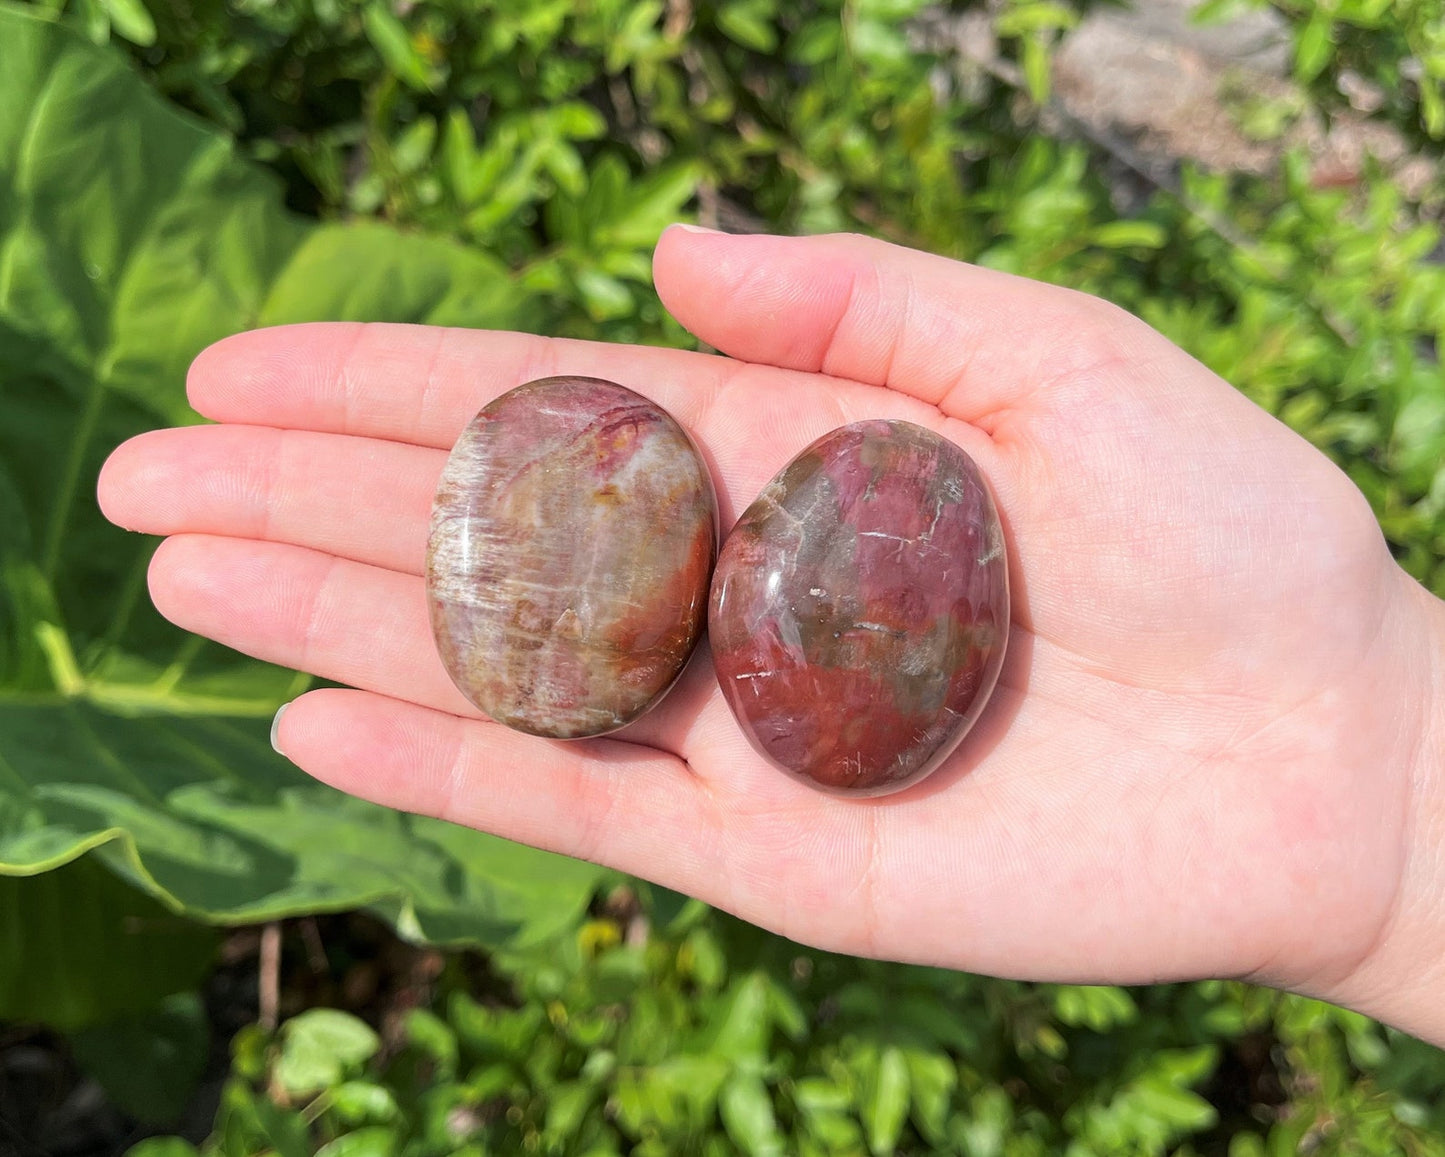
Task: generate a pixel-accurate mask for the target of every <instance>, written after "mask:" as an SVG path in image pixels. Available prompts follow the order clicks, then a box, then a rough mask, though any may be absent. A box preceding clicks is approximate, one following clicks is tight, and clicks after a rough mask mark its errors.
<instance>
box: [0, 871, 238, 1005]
mask: <svg viewBox="0 0 1445 1157" xmlns="http://www.w3.org/2000/svg"><path fill="white" fill-rule="evenodd" d="M216 940H217V937H216V933H215V931H214V930H213V929H210V928H205V927H203V926H201V925H199V924H196V923H194V922H192V921H190V920H186V919H184V918H182V917H180V916H177V915H176V914H175V913H173V912H168V911H166V909H165V908H164V907H162V906H161V905H160V904H159V903H158V902H157V901H155V900H153V899H152V898H151V897H149V896H143V895H141V894H139V893H138V892H136V890H135V889H134V888H131V887H129V886H127V885H126V884H123V883H122V882H121V881H120V880H117V879H116V878H115V876H114V874H113V873H111V872H107V871H106V870H105V869H104V868H102V867H100V866H98V865H97V864H95V863H94V862H93V861H92V859H91V858H90V857H86V858H84V859H82V860H79V861H77V862H75V863H73V864H67V865H66V866H65V867H64V868H60V869H58V870H56V871H54V872H46V873H45V874H43V875H40V876H35V877H32V878H27V879H15V878H4V877H0V1020H18V1021H42V1022H44V1023H46V1024H49V1025H51V1026H52V1027H54V1028H58V1029H63V1030H64V1031H66V1032H71V1031H74V1030H76V1029H82V1028H85V1027H87V1026H90V1025H94V1024H97V1023H99V1022H102V1021H106V1020H114V1019H116V1018H118V1017H127V1016H136V1015H143V1014H146V1013H149V1012H150V1011H151V1010H152V1009H153V1008H154V1007H155V1005H156V1004H157V1002H159V1001H160V1000H161V998H162V997H165V996H168V995H170V994H171V993H175V992H182V991H184V990H186V989H189V988H191V987H193V986H194V985H195V984H197V983H198V982H199V981H200V979H201V978H202V977H203V976H204V975H205V973H206V970H207V969H208V968H209V966H210V963H211V958H212V956H213V955H214V953H215V948H216Z"/></svg>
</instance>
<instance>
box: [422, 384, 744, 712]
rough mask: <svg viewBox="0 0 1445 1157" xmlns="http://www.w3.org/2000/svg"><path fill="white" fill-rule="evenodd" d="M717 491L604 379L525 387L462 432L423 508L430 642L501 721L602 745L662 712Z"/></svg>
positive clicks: (676, 442)
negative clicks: (599, 738) (652, 712)
mask: <svg viewBox="0 0 1445 1157" xmlns="http://www.w3.org/2000/svg"><path fill="white" fill-rule="evenodd" d="M716 553H717V505H716V500H715V498H714V495H713V488H712V480H711V478H710V477H709V475H708V471H707V467H706V465H705V464H704V463H703V460H702V457H701V455H700V454H699V453H698V451H697V448H696V447H695V446H694V445H693V443H692V441H691V439H689V438H688V436H687V434H686V433H685V432H684V431H683V429H682V427H681V426H679V425H678V424H677V422H676V421H674V420H673V418H672V417H671V416H670V415H669V414H667V413H666V412H665V411H664V410H662V409H661V408H660V407H659V406H657V405H655V404H654V403H652V402H650V401H648V400H647V399H646V398H644V397H642V396H640V395H639V394H635V393H633V392H632V391H631V390H628V389H624V388H623V387H622V386H619V385H616V384H614V383H612V382H606V381H602V380H601V379H598V378H582V377H558V378H543V379H541V380H539V381H535V382H528V383H527V384H525V385H522V386H518V387H517V388H516V389H514V390H512V391H510V392H508V393H506V394H503V395H502V396H501V397H499V398H498V399H497V400H496V401H494V402H492V403H491V404H490V405H488V406H487V407H486V408H485V409H483V410H482V411H481V413H479V414H478V415H477V416H476V418H475V419H473V421H472V422H471V424H470V425H469V426H467V428H466V430H465V431H463V433H462V436H461V438H460V439H459V440H458V441H457V444H456V446H455V447H454V448H453V450H452V452H451V456H450V457H449V458H448V459H447V464H446V467H445V469H444V471H443V472H442V477H441V482H440V485H439V486H438V488H437V495H436V501H435V503H434V505H433V509H432V522H431V535H430V540H429V543H428V549H427V593H428V596H429V602H430V607H431V621H432V629H433V631H434V633H435V635H436V641H437V648H438V651H439V652H440V654H441V658H442V662H443V663H444V664H445V666H446V669H447V671H448V673H449V674H450V675H451V677H452V679H453V680H454V681H455V683H456V685H457V686H458V687H459V688H460V689H461V691H462V693H463V694H464V695H465V696H466V697H467V698H468V699H469V700H471V702H472V703H474V704H476V706H477V707H479V708H481V710H482V711H484V712H486V713H487V714H488V715H489V716H491V717H492V718H493V719H495V720H497V721H498V722H499V723H505V724H506V725H507V726H509V727H514V728H516V729H517V730H519V731H526V732H529V733H530V734H533V735H544V736H549V737H551V738H555V739H574V738H578V737H581V736H587V735H601V734H604V733H605V732H608V731H613V730H615V729H617V728H619V727H622V726H624V725H625V724H627V723H630V722H631V721H632V720H634V719H636V718H637V717H638V716H639V715H641V714H642V713H643V712H645V711H646V710H647V709H648V708H649V707H651V706H652V705H653V704H655V703H656V702H657V701H658V700H659V699H660V698H661V697H662V695H663V694H664V693H665V692H666V691H667V689H668V688H669V687H670V686H671V685H672V683H673V681H674V680H675V679H676V678H677V676H678V675H679V674H680V673H681V671H682V669H683V666H684V665H685V664H686V663H687V659H688V656H689V655H690V654H691V653H692V650H693V647H694V645H695V644H696V643H697V639H698V636H699V634H700V633H701V631H702V628H703V625H704V620H705V618H706V608H707V590H708V578H709V576H710V574H711V572H712V565H713V561H714V559H715V557H716Z"/></svg>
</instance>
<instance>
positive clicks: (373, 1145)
mask: <svg viewBox="0 0 1445 1157" xmlns="http://www.w3.org/2000/svg"><path fill="white" fill-rule="evenodd" d="M395 1152H396V1132H395V1130H392V1129H388V1128H386V1127H385V1126H382V1125H372V1126H370V1127H369V1128H366V1129H357V1130H356V1131H355V1132H354V1133H343V1134H342V1135H341V1136H340V1137H338V1138H336V1140H334V1141H331V1142H329V1143H327V1144H325V1145H323V1146H321V1148H320V1149H318V1150H316V1157H392V1154H393V1153H395Z"/></svg>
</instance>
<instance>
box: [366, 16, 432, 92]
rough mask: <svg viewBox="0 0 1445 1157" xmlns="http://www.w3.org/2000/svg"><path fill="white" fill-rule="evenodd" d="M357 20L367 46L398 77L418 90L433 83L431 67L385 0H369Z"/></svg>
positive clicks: (427, 88) (430, 86)
mask: <svg viewBox="0 0 1445 1157" xmlns="http://www.w3.org/2000/svg"><path fill="white" fill-rule="evenodd" d="M361 23H362V27H363V28H365V29H366V38H367V39H368V40H370V41H371V46H372V47H373V48H375V49H376V51H377V52H378V53H379V54H380V56H381V59H382V60H384V61H386V64H387V67H388V68H390V69H391V71H392V72H394V73H395V74H396V75H397V77H398V78H399V79H401V80H402V81H404V82H405V83H406V84H408V85H410V86H411V87H412V88H414V89H417V90H419V91H422V92H427V91H430V90H431V89H432V88H433V87H435V80H434V79H433V77H432V70H431V67H430V66H429V65H428V64H427V62H426V60H425V59H423V57H422V55H421V53H420V52H418V51H417V49H416V45H414V44H413V43H412V40H411V34H410V33H409V32H407V30H406V25H405V24H403V23H402V22H401V21H400V20H399V19H398V18H397V15H396V13H394V12H393V11H392V10H391V8H390V7H389V6H388V5H387V4H386V3H385V0H371V2H370V3H368V4H367V6H366V7H365V8H364V9H363V10H362V13H361Z"/></svg>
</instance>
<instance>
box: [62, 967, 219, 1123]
mask: <svg viewBox="0 0 1445 1157" xmlns="http://www.w3.org/2000/svg"><path fill="white" fill-rule="evenodd" d="M209 1040H210V1028H209V1025H208V1023H207V1020H206V1009H205V1006H204V1005H203V1004H202V1003H201V998H200V997H199V996H198V995H197V994H195V993H193V992H183V993H178V994H176V995H175V996H171V997H168V998H166V1000H165V1001H163V1002H162V1003H161V1004H160V1006H159V1007H157V1008H155V1009H153V1010H151V1011H149V1012H146V1013H140V1014H137V1015H133V1016H126V1017H120V1018H118V1019H116V1020H110V1021H107V1022H105V1023H104V1024H100V1025H96V1026H94V1027H93V1028H88V1029H83V1030H82V1031H81V1032H79V1033H77V1034H75V1035H74V1036H73V1037H71V1039H70V1046H71V1048H72V1049H73V1050H74V1052H75V1059H76V1060H77V1061H78V1062H79V1064H80V1067H81V1068H82V1069H84V1070H85V1071H86V1072H87V1073H88V1074H89V1075H90V1076H92V1077H94V1078H95V1079H96V1081H98V1082H99V1083H100V1087H101V1088H103V1089H104V1090H105V1093H106V1096H107V1097H108V1098H109V1099H110V1102H111V1104H113V1105H115V1106H116V1108H118V1109H122V1110H124V1111H125V1112H127V1113H129V1114H130V1115H131V1116H132V1117H135V1118H137V1119H139V1120H141V1121H145V1122H148V1123H149V1124H152V1125H161V1124H167V1123H169V1122H172V1121H174V1120H175V1119H176V1118H177V1117H179V1116H180V1115H181V1112H182V1111H183V1110H184V1109H185V1107H186V1105H187V1104H189V1103H190V1100H191V1097H192V1096H193V1095H194V1093H195V1091H196V1087H197V1086H198V1085H199V1084H200V1080H201V1074H202V1073H203V1072H204V1070H205V1067H206V1055H207V1047H208V1045H209Z"/></svg>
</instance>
